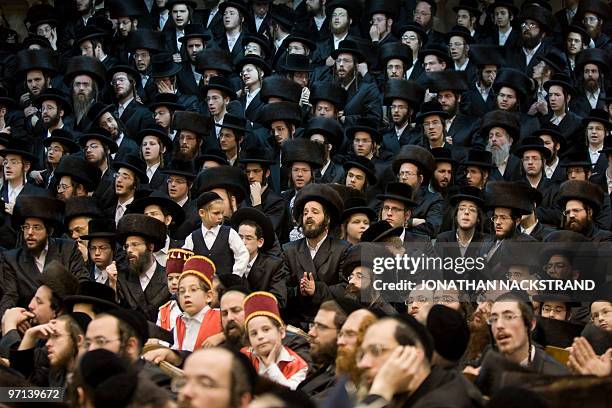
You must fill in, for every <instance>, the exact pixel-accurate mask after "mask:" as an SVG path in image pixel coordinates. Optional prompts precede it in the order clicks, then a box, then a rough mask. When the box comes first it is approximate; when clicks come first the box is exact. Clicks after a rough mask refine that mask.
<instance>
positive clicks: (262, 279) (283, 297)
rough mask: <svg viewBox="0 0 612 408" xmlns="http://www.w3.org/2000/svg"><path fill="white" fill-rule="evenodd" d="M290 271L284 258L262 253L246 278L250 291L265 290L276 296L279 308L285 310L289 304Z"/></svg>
mask: <svg viewBox="0 0 612 408" xmlns="http://www.w3.org/2000/svg"><path fill="white" fill-rule="evenodd" d="M288 277H289V271H288V270H287V267H286V266H285V263H284V262H283V259H282V258H279V257H277V256H273V255H268V254H266V253H260V254H258V255H257V259H255V263H253V266H252V267H251V270H250V272H249V276H248V277H247V278H246V280H247V283H248V285H249V289H251V290H252V291H257V290H263V291H266V292H270V293H272V294H273V295H274V296H276V300H277V301H278V307H279V308H280V309H283V308H285V306H286V304H287V278H288Z"/></svg>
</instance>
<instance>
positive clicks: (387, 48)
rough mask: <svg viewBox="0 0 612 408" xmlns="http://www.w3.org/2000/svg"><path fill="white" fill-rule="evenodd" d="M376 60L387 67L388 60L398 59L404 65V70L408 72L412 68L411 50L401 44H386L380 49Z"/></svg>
mask: <svg viewBox="0 0 612 408" xmlns="http://www.w3.org/2000/svg"><path fill="white" fill-rule="evenodd" d="M378 59H379V60H380V61H381V62H382V64H383V66H385V65H387V63H388V62H389V60H392V59H398V60H400V61H402V62H403V63H404V70H408V69H410V68H411V67H412V49H411V48H410V47H409V46H407V45H406V44H403V43H401V42H392V43H387V44H384V45H383V46H382V47H380V49H379V51H378Z"/></svg>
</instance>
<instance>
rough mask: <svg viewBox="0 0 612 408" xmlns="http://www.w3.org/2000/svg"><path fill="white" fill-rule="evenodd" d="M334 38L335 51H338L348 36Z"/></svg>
mask: <svg viewBox="0 0 612 408" xmlns="http://www.w3.org/2000/svg"><path fill="white" fill-rule="evenodd" d="M347 35H348V34H347ZM333 38H334V50H337V49H338V44H340V41H344V39H345V38H346V35H345V36H344V37H336V36H335V35H334V36H333Z"/></svg>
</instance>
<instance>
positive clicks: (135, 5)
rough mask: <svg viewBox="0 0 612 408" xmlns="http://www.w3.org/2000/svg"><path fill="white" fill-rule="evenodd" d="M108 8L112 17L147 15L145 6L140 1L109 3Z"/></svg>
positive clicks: (121, 0) (129, 0)
mask: <svg viewBox="0 0 612 408" xmlns="http://www.w3.org/2000/svg"><path fill="white" fill-rule="evenodd" d="M106 7H107V8H108V10H109V11H110V17H111V18H113V19H118V18H120V17H140V16H145V15H147V10H146V9H145V7H144V4H143V3H142V2H140V1H138V0H127V1H126V0H120V1H112V2H109V1H107V3H106Z"/></svg>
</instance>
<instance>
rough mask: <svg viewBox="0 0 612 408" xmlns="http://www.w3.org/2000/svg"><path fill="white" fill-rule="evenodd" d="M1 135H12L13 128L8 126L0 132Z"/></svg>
mask: <svg viewBox="0 0 612 408" xmlns="http://www.w3.org/2000/svg"><path fill="white" fill-rule="evenodd" d="M0 133H6V134H7V135H10V134H11V127H10V126H7V127H5V128H4V129H2V130H0Z"/></svg>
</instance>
